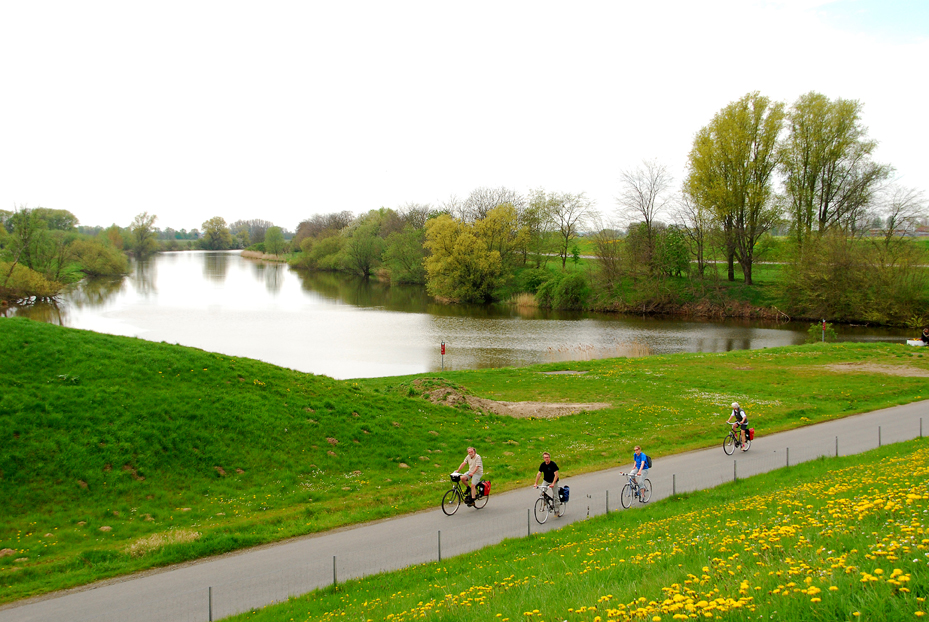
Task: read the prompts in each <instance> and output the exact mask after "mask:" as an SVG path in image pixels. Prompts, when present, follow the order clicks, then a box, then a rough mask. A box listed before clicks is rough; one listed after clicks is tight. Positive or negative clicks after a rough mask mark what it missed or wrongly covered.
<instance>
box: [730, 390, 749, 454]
mask: <svg viewBox="0 0 929 622" xmlns="http://www.w3.org/2000/svg"><path fill="white" fill-rule="evenodd" d="M733 417H735V421H733V420H732V419H733ZM726 423H731V424H732V430H733V432H735V431H736V430H738V432H739V443H741V445H742V451H747V449H746V448H745V438H746V437H747V436H748V415H747V414H745V411H744V410H742V409H741V408H740V407H739V403H738V402H732V414H731V415H729V419H727V420H726Z"/></svg>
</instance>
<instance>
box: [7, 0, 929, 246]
mask: <svg viewBox="0 0 929 622" xmlns="http://www.w3.org/2000/svg"><path fill="white" fill-rule="evenodd" d="M927 61H929V0H910V1H893V0H884V1H883V2H878V1H877V0H837V1H835V2H825V1H816V0H782V1H778V0H769V1H767V2H764V1H760V0H731V1H728V0H710V1H706V0H701V1H698V2H695V1H693V0H682V1H656V2H635V3H633V2H629V1H626V0H613V1H609V2H583V1H582V2H546V1H525V2H523V1H511V2H508V1H500V0H498V1H495V2H480V1H478V2H467V3H465V2H440V1H439V2H437V1H435V0H430V1H427V2H403V1H394V2H385V1H383V0H378V1H373V0H372V1H343V2H339V1H334V0H325V1H300V2H296V1H292V2H286V1H268V2H257V1H256V2H236V1H229V0H223V1H216V2H198V1H190V0H185V1H183V2H175V1H166V0H160V1H158V2H144V3H143V2H138V1H132V0H119V1H114V2H100V1H95V0H84V1H80V2H74V1H73V0H67V1H43V0H29V1H15V0H0V209H7V210H12V209H13V208H14V207H17V206H25V207H39V206H42V207H50V208H57V209H66V210H69V211H71V212H73V213H74V214H75V215H76V216H77V217H78V218H79V219H80V222H81V224H85V225H104V226H106V225H109V224H112V223H114V222H115V223H116V224H118V225H120V226H126V225H128V224H129V223H130V222H131V221H132V218H133V217H134V216H135V215H136V214H138V213H141V212H143V211H147V212H149V213H153V214H157V215H158V220H157V222H156V226H159V227H161V228H166V227H173V228H175V229H181V228H185V229H192V228H199V227H200V226H201V224H202V223H203V222H204V221H205V220H207V219H209V218H211V217H213V216H222V217H223V218H225V219H226V221H227V222H232V221H235V220H239V219H251V218H262V219H265V220H269V221H272V222H274V223H275V224H277V225H280V226H283V227H286V228H288V229H291V230H293V229H295V228H296V225H297V224H298V223H299V222H300V221H301V220H303V219H305V218H308V217H309V216H311V215H313V214H315V213H327V212H333V211H341V210H351V211H352V212H354V213H356V214H359V213H363V212H366V211H368V210H370V209H376V208H378V207H394V208H396V207H398V206H401V205H403V204H406V203H409V202H417V203H431V204H433V205H436V204H438V203H440V202H442V201H444V200H447V199H448V198H449V197H450V196H452V195H457V196H458V197H460V198H465V197H467V195H468V194H469V193H470V192H471V190H473V189H475V188H477V187H480V186H488V187H499V186H506V187H508V188H512V189H514V190H517V191H519V192H523V193H525V192H528V191H529V190H530V189H533V188H544V189H545V190H547V191H560V192H586V193H587V195H588V196H589V197H590V198H592V199H594V201H595V202H596V205H597V207H598V208H599V209H600V210H601V211H603V212H604V213H607V214H609V213H611V212H613V211H614V210H615V198H614V197H616V196H617V195H618V194H619V192H620V185H619V181H618V180H619V172H620V171H621V170H623V169H629V168H634V167H636V166H638V165H639V164H640V163H641V161H642V160H643V159H657V160H658V161H659V162H661V163H664V164H665V165H667V166H668V168H669V169H670V171H671V172H672V173H673V174H674V176H675V182H676V183H677V182H679V181H680V180H681V178H682V177H683V171H684V166H685V162H686V157H687V153H688V151H689V150H690V147H691V144H692V140H693V136H694V134H695V132H697V131H698V130H699V129H700V128H701V127H703V126H705V125H706V124H707V123H709V121H710V120H711V119H712V117H713V115H714V114H715V113H716V112H718V111H719V110H720V109H721V108H723V107H724V106H726V105H727V104H728V103H730V102H732V101H734V100H736V99H738V98H740V97H741V96H743V95H745V94H746V93H748V92H749V91H754V90H758V91H760V92H761V93H762V94H763V95H767V96H769V97H771V98H773V99H777V100H782V101H785V102H786V103H788V104H790V103H792V102H793V101H795V100H796V99H797V97H798V96H800V95H801V94H803V93H806V92H808V91H811V90H815V91H818V92H821V93H823V94H825V95H826V96H828V97H830V98H837V97H843V98H850V99H859V100H861V101H862V102H863V103H864V123H865V125H867V126H868V127H869V129H870V136H871V137H872V138H875V139H876V140H878V141H879V142H880V147H879V150H878V152H877V158H876V159H877V160H878V161H881V162H885V163H889V164H891V165H893V166H895V167H896V169H897V174H898V178H899V180H900V182H901V183H902V184H904V185H906V186H910V187H915V188H919V189H929V183H927V170H929V121H927V115H926V109H925V102H926V96H927V94H929V86H927V83H926V72H927V67H929V63H927Z"/></svg>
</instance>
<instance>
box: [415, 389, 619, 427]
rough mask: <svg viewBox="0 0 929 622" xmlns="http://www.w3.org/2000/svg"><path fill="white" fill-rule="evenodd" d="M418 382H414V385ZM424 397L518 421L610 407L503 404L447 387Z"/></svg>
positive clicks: (539, 403) (431, 400) (599, 404)
mask: <svg viewBox="0 0 929 622" xmlns="http://www.w3.org/2000/svg"><path fill="white" fill-rule="evenodd" d="M417 383H418V381H415V382H414V385H415V384H417ZM423 397H424V398H425V399H427V400H429V401H430V402H432V403H433V404H442V405H444V406H452V407H456V406H459V405H462V404H464V405H466V406H468V407H470V408H471V409H472V410H477V411H484V412H491V413H494V414H495V415H505V416H507V417H515V418H517V419H526V418H529V417H536V418H538V419H553V418H555V417H563V416H565V415H574V414H577V413H579V412H581V411H585V410H599V409H601V408H607V407H608V406H610V404H609V402H590V403H587V404H565V403H552V402H501V401H497V400H488V399H485V398H483V397H475V396H473V395H464V394H462V393H461V392H459V391H458V390H456V389H453V388H452V387H447V386H441V387H432V388H429V389H427V390H425V391H423Z"/></svg>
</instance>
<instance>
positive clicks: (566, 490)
mask: <svg viewBox="0 0 929 622" xmlns="http://www.w3.org/2000/svg"><path fill="white" fill-rule="evenodd" d="M570 496H571V487H570V486H562V487H561V488H559V489H558V499H559V500H560V501H561V502H562V503H567V502H568V497H570Z"/></svg>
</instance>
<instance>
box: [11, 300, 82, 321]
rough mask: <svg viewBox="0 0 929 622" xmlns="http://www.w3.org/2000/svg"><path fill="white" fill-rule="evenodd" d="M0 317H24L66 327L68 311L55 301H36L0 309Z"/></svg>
mask: <svg viewBox="0 0 929 622" xmlns="http://www.w3.org/2000/svg"><path fill="white" fill-rule="evenodd" d="M0 317H24V318H27V319H30V320H35V321H36V322H45V323H46V324H57V325H58V326H68V309H67V307H66V306H64V307H63V306H62V305H61V304H59V302H58V300H56V299H44V300H37V301H35V302H32V303H28V304H22V305H10V306H7V307H0Z"/></svg>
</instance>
